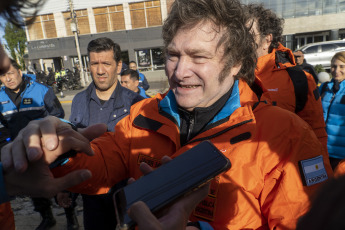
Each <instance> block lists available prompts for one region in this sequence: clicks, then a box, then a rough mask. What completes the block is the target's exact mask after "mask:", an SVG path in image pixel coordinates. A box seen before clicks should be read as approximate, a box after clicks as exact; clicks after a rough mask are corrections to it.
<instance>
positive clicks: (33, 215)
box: [0, 81, 169, 230]
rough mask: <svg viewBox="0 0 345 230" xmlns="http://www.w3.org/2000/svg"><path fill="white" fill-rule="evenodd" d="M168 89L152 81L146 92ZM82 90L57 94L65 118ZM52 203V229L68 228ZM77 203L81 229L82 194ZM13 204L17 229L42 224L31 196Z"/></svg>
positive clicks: (27, 228)
mask: <svg viewBox="0 0 345 230" xmlns="http://www.w3.org/2000/svg"><path fill="white" fill-rule="evenodd" d="M84 89H86V88H84ZM84 89H82V90H84ZM168 89H169V85H168V82H167V81H160V82H150V89H149V90H148V91H147V92H146V93H147V94H148V95H150V96H154V95H156V94H157V93H164V92H166V91H167V90H168ZM82 90H73V91H66V92H64V97H61V96H60V95H59V94H57V97H58V99H59V100H60V102H61V104H62V106H63V108H64V110H65V118H67V119H68V118H69V116H70V112H71V103H72V100H73V97H74V96H75V95H76V94H77V93H78V92H80V91H82ZM52 203H53V206H52V208H53V214H54V216H55V219H56V221H57V224H56V225H55V226H54V227H53V228H51V230H65V229H67V224H66V217H65V214H64V209H63V208H61V207H59V206H58V205H56V204H55V201H54V200H53V199H52ZM77 203H78V206H77V208H76V210H77V217H78V220H79V224H80V229H83V205H82V200H81V196H78V199H77ZM11 205H12V210H13V212H14V216H15V223H16V230H32V229H36V227H37V226H38V225H39V224H40V222H41V217H40V215H39V213H37V212H35V211H33V205H32V202H31V199H30V198H29V197H17V198H16V199H15V200H13V201H11ZM0 229H1V226H0Z"/></svg>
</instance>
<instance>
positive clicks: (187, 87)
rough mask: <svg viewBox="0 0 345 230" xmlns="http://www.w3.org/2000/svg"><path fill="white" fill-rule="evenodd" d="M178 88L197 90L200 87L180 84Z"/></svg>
mask: <svg viewBox="0 0 345 230" xmlns="http://www.w3.org/2000/svg"><path fill="white" fill-rule="evenodd" d="M178 86H179V87H181V88H184V89H196V88H198V87H199V85H181V84H178Z"/></svg>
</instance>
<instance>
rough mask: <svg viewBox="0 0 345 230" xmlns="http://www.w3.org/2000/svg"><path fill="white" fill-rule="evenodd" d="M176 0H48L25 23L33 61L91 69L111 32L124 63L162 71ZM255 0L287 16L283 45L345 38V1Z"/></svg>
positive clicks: (40, 67)
mask: <svg viewBox="0 0 345 230" xmlns="http://www.w3.org/2000/svg"><path fill="white" fill-rule="evenodd" d="M173 1H174V0H154V1H142V0H116V1H114V0H47V1H46V3H45V5H44V6H43V7H42V9H41V10H40V11H39V16H38V17H37V18H36V20H35V22H34V23H33V24H32V25H30V26H27V27H26V34H27V39H28V44H27V45H28V46H27V48H28V60H29V65H31V66H32V67H33V68H34V69H36V70H44V71H45V70H46V69H47V68H48V67H52V68H53V69H56V70H60V69H61V68H62V67H64V68H70V69H71V68H73V67H74V66H76V65H77V66H78V65H80V61H81V62H82V63H81V64H82V65H83V66H84V67H85V69H87V68H88V57H87V51H86V47H87V44H88V43H89V41H90V40H92V39H95V38H98V37H103V36H106V37H109V38H111V39H113V40H114V41H115V42H116V43H118V44H120V46H121V49H122V59H123V62H124V63H126V64H128V62H129V61H131V60H134V61H136V62H137V63H138V67H139V69H140V70H157V69H163V68H164V66H163V65H164V57H163V52H162V46H163V41H162V39H161V26H162V23H163V21H164V19H165V18H166V17H167V14H168V12H169V7H170V5H171V4H172V2H173ZM253 2H254V3H263V4H264V5H265V6H266V7H267V8H270V9H272V10H274V11H275V12H276V13H277V14H278V15H279V16H281V17H283V18H284V19H285V27H284V38H285V44H284V45H285V46H287V47H289V48H290V49H292V50H295V49H297V48H299V47H301V46H303V45H305V44H308V43H313V42H319V41H329V40H338V39H343V38H345V20H344V19H345V0H261V1H259V0H255V1H254V0H242V3H244V4H248V3H253ZM77 43H79V45H80V48H79V50H80V55H78V49H77ZM78 56H80V58H79V57H78ZM79 59H81V60H79Z"/></svg>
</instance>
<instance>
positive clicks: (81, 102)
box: [69, 82, 143, 131]
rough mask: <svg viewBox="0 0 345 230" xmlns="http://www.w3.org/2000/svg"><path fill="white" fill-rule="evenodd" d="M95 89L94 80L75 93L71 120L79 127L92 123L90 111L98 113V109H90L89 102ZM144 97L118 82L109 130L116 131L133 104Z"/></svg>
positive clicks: (109, 120)
mask: <svg viewBox="0 0 345 230" xmlns="http://www.w3.org/2000/svg"><path fill="white" fill-rule="evenodd" d="M93 89H95V84H94V83H93V82H92V83H91V84H90V85H89V87H88V88H87V89H86V90H84V91H82V92H80V93H78V94H77V95H75V97H74V98H73V101H72V108H71V116H70V118H69V120H70V122H72V123H73V124H74V125H76V126H77V127H78V128H84V127H87V126H89V125H92V124H89V123H90V113H93V112H95V113H97V112H98V111H89V103H90V99H91V92H92V90H93ZM142 99H143V97H141V96H140V95H139V94H137V93H135V92H133V91H131V90H129V89H126V88H124V87H122V86H121V84H120V83H119V82H117V85H116V88H115V100H114V104H113V112H112V113H111V114H110V115H109V119H108V121H107V123H106V124H107V126H108V131H114V127H115V125H116V124H117V122H119V121H120V120H121V119H122V118H124V117H125V116H127V115H128V114H129V110H130V108H131V106H132V105H133V104H134V103H136V102H138V101H141V100H142Z"/></svg>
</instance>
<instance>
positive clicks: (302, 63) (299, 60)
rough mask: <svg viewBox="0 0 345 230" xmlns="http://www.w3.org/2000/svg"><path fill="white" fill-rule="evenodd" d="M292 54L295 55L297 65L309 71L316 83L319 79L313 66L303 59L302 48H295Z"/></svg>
mask: <svg viewBox="0 0 345 230" xmlns="http://www.w3.org/2000/svg"><path fill="white" fill-rule="evenodd" d="M293 55H294V56H295V61H296V64H297V66H299V67H301V68H302V69H303V70H304V71H306V72H308V73H310V74H311V75H312V76H313V78H314V80H315V83H316V85H317V84H318V83H319V79H318V77H317V74H316V72H315V69H314V66H312V65H310V64H308V63H307V61H306V60H305V59H304V52H303V51H302V50H296V51H295V52H293Z"/></svg>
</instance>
